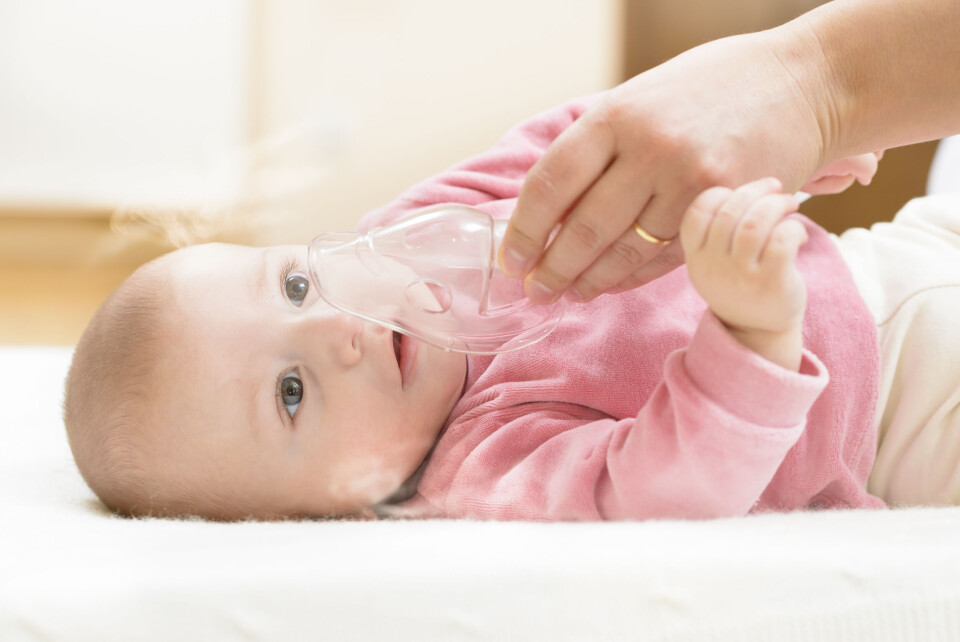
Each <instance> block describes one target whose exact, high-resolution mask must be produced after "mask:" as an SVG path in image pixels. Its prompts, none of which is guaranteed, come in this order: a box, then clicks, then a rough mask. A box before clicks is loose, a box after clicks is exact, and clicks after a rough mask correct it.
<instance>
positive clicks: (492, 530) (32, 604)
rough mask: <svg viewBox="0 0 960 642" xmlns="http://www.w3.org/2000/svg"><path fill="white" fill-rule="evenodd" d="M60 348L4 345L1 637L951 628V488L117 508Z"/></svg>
mask: <svg viewBox="0 0 960 642" xmlns="http://www.w3.org/2000/svg"><path fill="white" fill-rule="evenodd" d="M69 356H70V352H69V350H67V349H63V348H0V438H2V441H0V443H2V448H0V640H4V641H5V642H12V641H17V640H90V641H102V640H134V639H135V640H214V639H224V640H304V639H333V640H351V639H357V640H359V639H390V640H408V639H409V640H414V639H416V640H476V639H497V640H505V639H523V640H528V639H548V640H583V639H595V640H618V639H644V640H670V641H679V640H697V641H698V642H699V641H706V640H717V641H725V640H764V641H767V642H774V641H778V640H843V641H845V642H855V641H858V640H871V641H874V642H882V641H885V640H905V639H910V640H924V641H935V640H944V641H946V640H957V639H960V545H958V539H960V538H958V536H960V509H912V510H903V511H875V512H873V511H849V512H821V513H794V514H788V515H764V516H757V517H749V518H743V519H729V520H719V521H713V522H671V521H663V522H646V523H619V524H524V523H483V522H471V521H416V522H403V521H381V522H336V521H306V522H288V523H243V524H215V523H205V522H200V521H164V520H128V519H120V518H117V517H114V516H112V515H110V514H109V513H107V512H106V511H105V510H104V509H103V507H102V506H101V505H100V504H99V502H98V501H97V500H96V499H95V498H94V496H93V495H92V493H91V492H90V491H89V490H88V489H87V488H86V486H85V485H84V484H83V482H82V480H81V479H80V476H79V474H78V473H77V471H76V468H75V467H74V465H73V463H72V460H71V458H70V454H69V449H68V447H67V444H66V439H65V436H64V434H63V426H62V423H61V420H60V417H59V403H60V401H59V400H60V396H61V393H60V390H61V387H62V380H63V377H64V374H65V372H66V368H67V364H68V361H69Z"/></svg>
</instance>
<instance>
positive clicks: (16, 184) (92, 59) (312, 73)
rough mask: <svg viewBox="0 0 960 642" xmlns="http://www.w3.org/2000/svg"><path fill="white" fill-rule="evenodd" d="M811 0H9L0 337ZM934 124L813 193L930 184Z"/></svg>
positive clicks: (289, 233)
mask: <svg viewBox="0 0 960 642" xmlns="http://www.w3.org/2000/svg"><path fill="white" fill-rule="evenodd" d="M817 4H820V2H818V1H817V0H728V1H727V2H724V3H716V2H713V0H486V1H485V2H483V3H470V4H469V5H468V4H467V3H461V2H451V1H450V0H269V1H268V0H167V1H166V2H162V3H160V2H125V1H122V0H75V1H68V0H61V1H56V0H33V1H27V0H2V1H0V343H6V344H11V343H12V344H17V343H33V344H62V345H69V344H72V343H74V342H75V341H76V340H77V338H78V337H79V335H80V332H81V331H82V329H83V327H84V326H85V325H86V322H87V320H88V319H89V317H90V315H91V314H92V313H93V311H94V310H95V309H96V306H97V305H98V304H99V303H100V301H102V300H103V298H104V297H105V296H106V295H107V294H108V293H109V292H110V291H111V290H112V289H113V288H114V287H115V286H116V285H117V284H118V283H119V282H120V281H121V280H122V279H123V278H124V277H125V276H126V275H127V274H129V273H130V272H131V271H132V270H134V269H135V268H136V267H137V266H138V265H140V264H141V263H142V262H144V261H146V260H149V259H150V258H153V257H154V256H157V255H159V254H161V253H163V252H166V251H168V250H169V249H171V248H173V247H175V246H176V245H177V244H182V243H187V242H193V241H205V240H226V241H235V242H244V243H250V244H257V245H259V244H273V243H281V242H306V241H307V240H309V238H310V237H312V236H313V235H314V234H316V233H318V232H320V231H323V230H337V229H340V230H348V229H350V228H352V226H353V224H354V223H355V222H356V221H357V220H358V219H359V218H360V216H362V215H363V214H364V213H365V212H367V211H368V210H370V209H372V208H374V207H377V206H378V205H381V204H383V203H385V202H387V201H389V200H390V199H391V198H392V197H393V196H395V195H396V194H397V193H399V192H400V191H402V190H403V189H404V188H405V187H407V186H408V185H410V184H412V183H414V182H416V181H417V180H420V179H422V178H425V177H427V176H429V175H431V174H434V173H436V172H438V171H441V170H442V169H444V168H445V167H447V166H449V165H450V164H452V163H454V162H456V161H458V160H460V159H462V158H464V157H466V156H469V155H472V154H475V153H478V152H480V151H483V150H484V149H485V148H486V147H488V146H489V145H491V144H492V143H494V142H495V141H496V140H497V138H499V136H500V135H501V134H502V133H503V132H504V131H506V130H507V129H508V128H509V127H510V126H512V125H513V124H515V123H517V122H519V121H520V120H522V119H524V118H527V117H529V116H531V115H533V114H534V113H536V112H538V111H540V110H542V109H546V108H548V107H550V106H552V105H554V104H557V103H559V102H561V101H563V100H565V99H567V98H571V97H574V96H577V95H581V94H585V93H590V92H594V91H598V90H601V89H605V88H608V87H611V86H614V85H616V84H618V83H619V82H621V81H623V80H625V79H626V78H629V77H631V76H633V75H635V74H637V73H640V72H641V71H643V70H644V69H646V68H649V67H651V66H654V65H656V64H659V63H660V62H662V61H664V60H666V59H668V58H670V57H672V56H674V55H676V54H677V53H679V52H681V51H683V50H685V49H688V48H690V47H692V46H695V45H697V44H699V43H701V42H705V41H707V40H712V39H715V38H718V37H722V36H726V35H731V34H734V33H740V32H745V31H755V30H758V29H763V28H767V27H771V26H774V25H776V24H780V23H782V22H785V21H787V20H790V19H791V18H793V17H795V16H797V15H799V14H801V13H803V12H805V11H807V10H809V9H811V8H813V7H814V6H816V5H817ZM934 146H935V143H927V144H923V145H916V146H912V147H908V148H902V149H899V150H892V151H890V152H888V153H887V155H886V156H885V157H884V159H883V162H882V163H881V167H880V171H879V173H878V174H877V177H876V179H875V180H874V183H873V185H871V186H870V187H867V188H863V187H859V186H855V187H853V188H852V189H851V190H849V191H848V192H847V193H845V194H842V195H838V196H830V197H818V198H816V199H813V200H812V201H810V202H809V203H808V204H806V205H805V206H804V211H805V213H807V214H808V215H810V216H812V217H813V218H815V219H816V220H818V221H819V222H820V223H821V224H823V225H825V226H826V227H828V229H831V230H833V231H841V230H843V229H846V228H847V227H850V226H853V225H868V224H869V223H871V222H873V221H877V220H888V219H890V218H892V216H893V214H894V213H895V212H896V211H897V209H899V207H900V206H901V205H902V204H903V203H904V202H906V201H907V200H908V199H909V198H911V197H913V196H916V195H919V194H922V193H923V191H924V183H925V180H926V175H927V170H928V168H929V164H930V159H931V157H932V155H933V150H934Z"/></svg>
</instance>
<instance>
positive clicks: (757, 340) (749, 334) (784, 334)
mask: <svg viewBox="0 0 960 642" xmlns="http://www.w3.org/2000/svg"><path fill="white" fill-rule="evenodd" d="M721 322H723V320H722V319H721ZM723 325H724V326H725V327H726V328H727V331H728V332H729V333H730V334H731V336H733V338H734V339H736V340H737V341H738V342H739V343H740V344H741V345H743V346H745V347H746V348H749V349H750V350H752V351H753V352H756V353H757V354H758V355H760V356H761V357H763V358H764V359H766V360H767V361H770V362H772V363H775V364H777V365H778V366H781V367H783V368H786V369H787V370H792V371H794V372H797V371H799V370H800V362H801V360H802V359H803V331H802V327H801V326H800V325H796V326H793V327H791V328H788V329H786V330H781V331H770V330H758V329H755V328H743V327H736V326H730V325H728V324H727V323H725V322H724V323H723Z"/></svg>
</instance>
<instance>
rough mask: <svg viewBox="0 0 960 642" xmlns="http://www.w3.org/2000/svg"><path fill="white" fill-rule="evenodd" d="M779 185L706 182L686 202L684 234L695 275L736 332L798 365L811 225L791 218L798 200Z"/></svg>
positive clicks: (764, 352)
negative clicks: (804, 259) (802, 261)
mask: <svg viewBox="0 0 960 642" xmlns="http://www.w3.org/2000/svg"><path fill="white" fill-rule="evenodd" d="M780 189H781V187H780V183H779V182H778V181H777V180H776V179H763V180H759V181H755V182H753V183H748V184H746V185H744V186H742V187H740V188H738V189H736V190H730V189H728V188H725V187H714V188H711V189H708V190H706V191H705V192H703V193H702V194H700V196H698V197H697V198H696V199H695V200H694V201H693V203H692V204H691V205H690V207H689V208H688V209H687V212H686V214H685V215H684V219H683V222H682V224H681V227H680V241H681V243H682V244H683V252H684V255H685V258H686V262H687V269H688V272H689V275H690V280H691V282H692V283H693V285H694V287H696V289H697V291H698V292H699V293H700V295H701V296H702V297H703V298H704V299H705V300H706V301H707V304H708V305H709V306H710V309H711V310H712V311H713V313H714V314H715V315H716V316H717V318H719V319H720V321H721V322H723V324H724V325H725V326H726V328H727V329H728V330H729V331H730V334H732V335H733V336H734V337H735V338H736V339H737V340H738V341H739V342H740V343H742V344H743V345H745V346H746V347H748V348H750V349H751V350H753V351H754V352H756V353H757V354H759V355H760V356H762V357H764V358H766V359H767V360H769V361H772V362H773V363H776V364H778V365H781V366H783V367H785V368H788V369H790V370H794V371H796V370H797V369H798V368H799V366H800V360H801V356H802V336H801V331H802V324H803V314H804V311H805V309H806V301H807V291H806V285H805V283H804V281H803V277H802V276H801V275H800V272H799V271H798V270H797V267H796V257H797V252H798V250H799V249H800V246H801V245H803V244H804V243H805V242H806V240H807V233H806V230H805V229H804V227H803V225H802V224H801V223H800V222H799V221H796V220H792V219H785V218H784V217H785V216H786V215H787V214H790V213H791V212H795V211H796V209H797V205H798V204H797V200H796V198H795V197H794V196H793V195H790V194H783V193H781V192H780Z"/></svg>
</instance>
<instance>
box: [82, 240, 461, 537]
mask: <svg viewBox="0 0 960 642" xmlns="http://www.w3.org/2000/svg"><path fill="white" fill-rule="evenodd" d="M306 258H307V250H306V247H305V246H282V247H270V248H252V247H244V246H236V245H222V244H210V245H201V246H196V247H192V248H187V249H184V250H178V251H176V252H173V253H171V254H168V255H166V256H163V257H160V258H159V259H157V260H155V261H153V262H151V263H148V264H147V265H145V266H143V267H141V268H140V269H139V270H137V272H135V273H134V274H133V275H132V276H131V277H130V278H129V279H127V280H126V281H125V282H124V283H123V284H121V286H120V287H119V288H117V290H116V291H115V292H114V293H113V294H111V296H110V297H109V298H108V299H107V300H106V301H105V302H104V303H103V305H102V306H101V307H100V309H99V310H98V311H97V313H96V315H95V316H94V318H93V320H92V321H91V322H90V325H89V326H88V327H87V329H86V331H85V332H84V334H83V337H82V338H81V339H80V341H79V343H78V345H77V348H76V351H75V354H74V359H73V364H72V366H71V368H70V374H69V376H68V377H67V390H66V400H65V404H64V416H65V423H66V426H67V432H68V435H69V438H70V447H71V449H72V450H73V453H74V457H75V459H76V461H77V465H78V467H79V468H80V472H81V473H82V474H83V476H84V479H86V481H87V483H88V484H89V485H90V487H91V488H92V489H93V490H94V491H95V492H96V493H97V494H98V495H99V496H100V498H101V499H102V500H103V501H104V503H106V504H107V505H108V506H109V507H111V508H112V509H114V510H117V511H119V512H121V513H124V514H130V515H170V516H175V515H199V516H202V517H208V518H213V519H242V518H246V517H253V518H262V519H270V518H278V517H286V516H291V517H293V516H310V515H352V514H359V513H362V512H364V511H366V509H368V508H369V507H371V506H373V505H375V504H377V503H378V502H380V501H382V500H383V499H385V498H387V497H389V496H390V495H391V494H393V493H394V492H395V491H397V490H398V488H399V487H401V485H402V484H403V483H404V482H405V481H406V480H407V479H408V478H409V477H410V476H411V475H412V474H413V473H414V472H415V471H416V470H417V468H418V467H419V466H420V464H421V463H422V462H423V460H424V459H425V457H426V456H427V454H428V453H429V451H430V449H431V448H432V446H433V443H434V441H435V440H436V437H437V435H438V433H439V431H440V429H441V428H442V426H443V424H444V421H445V420H446V418H447V416H448V415H449V413H450V411H451V409H452V408H453V405H454V404H455V403H456V401H457V399H458V398H459V395H460V392H461V389H462V386H463V380H464V376H465V369H466V360H465V358H464V356H463V355H462V354H456V353H451V352H444V351H443V350H440V349H438V348H435V347H433V346H430V345H429V344H426V343H422V342H418V341H415V340H412V339H410V338H409V337H402V341H398V337H399V335H395V334H394V333H393V332H391V331H389V330H387V329H385V328H382V327H380V326H376V325H373V324H369V323H365V322H362V321H360V320H358V319H356V318H354V317H351V316H349V315H346V314H344V313H342V312H339V311H337V310H335V309H333V308H332V307H330V306H329V305H327V304H326V303H325V302H323V301H322V300H321V299H320V298H319V297H318V296H317V294H316V291H315V288H313V287H311V281H310V279H309V277H308V276H307V275H308V274H309V273H308V271H307V264H306Z"/></svg>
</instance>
